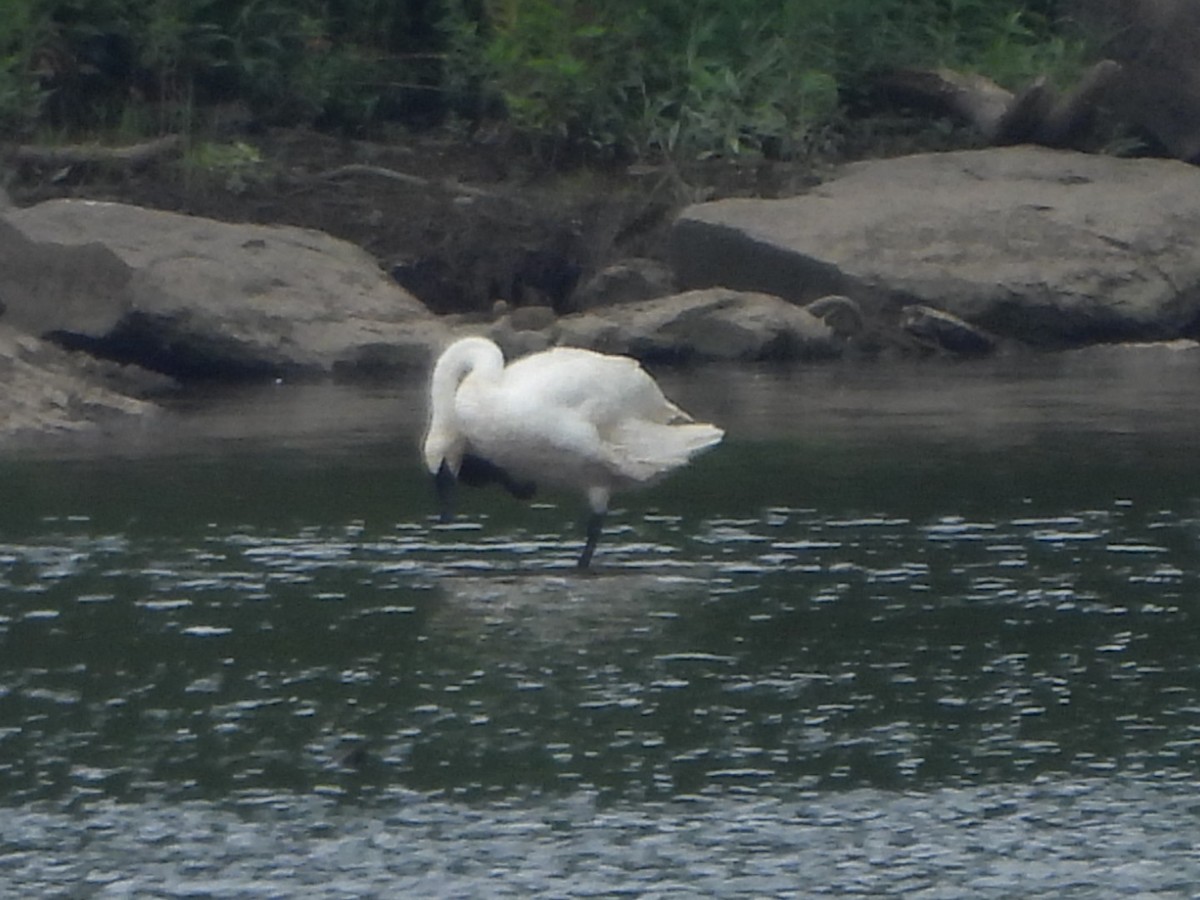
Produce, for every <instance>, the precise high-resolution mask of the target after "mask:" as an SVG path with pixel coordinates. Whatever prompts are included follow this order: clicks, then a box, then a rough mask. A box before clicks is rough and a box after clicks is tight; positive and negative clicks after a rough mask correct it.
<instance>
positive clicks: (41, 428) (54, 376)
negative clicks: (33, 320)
mask: <svg viewBox="0 0 1200 900" xmlns="http://www.w3.org/2000/svg"><path fill="white" fill-rule="evenodd" d="M0 383H2V384H3V385H4V390H3V391H0V441H3V440H6V439H11V438H13V437H16V436H28V435H32V434H36V433H46V432H72V431H82V430H88V429H91V428H94V427H96V426H98V425H100V424H102V423H104V422H106V421H109V420H111V419H114V418H121V417H125V416H139V415H147V414H150V413H153V412H155V411H156V410H157V409H158V407H157V405H156V404H154V403H153V402H150V401H149V400H146V399H141V398H140V397H139V396H138V395H140V396H141V397H144V396H147V395H151V394H153V393H155V392H158V391H161V390H163V389H165V388H168V387H169V386H170V383H169V382H164V381H163V380H160V379H159V378H157V377H155V376H154V375H152V374H150V373H145V372H138V371H136V370H133V369H131V368H130V367H125V366H117V365H115V364H111V363H102V362H99V361H96V360H92V359H89V358H88V357H86V356H83V355H81V354H73V353H68V352H66V351H64V350H61V349H60V348H58V347H55V346H54V345H53V344H49V343H47V342H45V341H42V340H39V339H38V338H35V337H33V336H32V335H28V334H24V333H23V332H21V331H18V330H17V329H15V328H11V327H9V326H6V325H2V324H0Z"/></svg>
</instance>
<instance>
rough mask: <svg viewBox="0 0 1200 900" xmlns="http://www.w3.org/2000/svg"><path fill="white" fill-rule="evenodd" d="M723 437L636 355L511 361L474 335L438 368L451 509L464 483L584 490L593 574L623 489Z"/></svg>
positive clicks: (575, 353) (440, 434)
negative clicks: (669, 394) (611, 507)
mask: <svg viewBox="0 0 1200 900" xmlns="http://www.w3.org/2000/svg"><path fill="white" fill-rule="evenodd" d="M722 434H723V432H722V431H721V429H720V428H717V427H716V426H715V425H709V424H706V423H700V422H693V421H692V419H691V417H690V416H689V415H688V414H687V413H685V412H684V411H683V410H681V409H680V408H679V407H677V406H676V405H675V404H674V403H672V402H671V401H669V400H668V399H667V398H666V397H665V396H663V393H662V391H661V390H660V389H659V387H658V385H657V384H655V382H654V379H652V378H651V377H650V376H649V375H647V374H646V372H645V370H643V369H642V367H641V366H640V365H638V363H637V362H636V361H635V360H633V359H630V358H628V357H625V356H609V355H607V354H603V353H594V352H592V351H590V350H581V349H577V348H573V347H557V348H555V349H553V350H546V351H543V352H541V353H534V354H531V355H530V356H526V357H523V358H521V359H518V360H516V361H515V362H513V363H512V364H511V365H508V366H505V364H504V355H503V354H502V353H501V351H500V348H499V347H497V346H496V345H495V344H494V343H493V342H492V341H490V340H488V339H486V338H482V337H468V338H462V339H461V340H458V341H456V342H455V343H453V344H451V345H450V347H449V348H447V349H446V351H445V352H444V353H442V355H441V356H440V357H439V358H438V361H437V364H436V365H435V366H434V368H433V377H432V379H431V381H430V390H429V430H428V431H427V432H426V435H425V442H424V448H423V450H424V457H425V465H426V467H427V468H428V469H429V471H430V472H431V473H432V474H433V475H434V477H435V480H436V481H437V484H438V488H439V492H440V494H441V495H442V498H443V501H444V502H447V503H448V500H449V493H450V489H451V488H452V486H453V484H454V482H455V481H457V480H461V481H463V482H465V483H467V484H486V483H489V482H498V483H500V484H501V485H503V486H504V487H505V488H507V489H508V490H509V491H510V492H511V493H513V494H514V495H516V496H519V497H529V496H532V494H533V491H534V488H535V486H536V485H538V484H548V485H552V486H555V487H562V488H570V489H575V490H581V491H583V492H584V493H585V495H586V496H587V499H588V504H589V507H590V509H591V515H590V516H589V519H588V534H587V543H586V545H585V546H584V550H583V553H582V555H581V556H580V558H579V566H580V568H586V567H587V566H588V564H589V563H590V562H591V558H592V553H593V552H594V550H595V548H596V542H597V540H598V539H599V536H600V527H601V524H602V521H603V517H604V514H605V512H607V510H608V502H609V498H610V497H611V495H612V493H613V491H617V490H622V489H625V488H630V487H636V486H639V485H645V484H648V483H650V482H652V481H653V480H655V479H656V478H657V477H659V476H661V475H665V474H666V473H667V472H669V471H671V470H672V469H675V468H678V467H679V466H682V465H684V464H685V463H686V462H687V461H688V460H689V459H690V458H691V457H692V456H693V455H694V454H696V453H698V452H699V451H701V450H704V449H705V448H708V447H712V446H713V445H715V444H717V443H718V442H719V441H720V440H721V436H722ZM443 517H444V518H445V517H448V509H444V510H443Z"/></svg>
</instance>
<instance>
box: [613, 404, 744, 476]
mask: <svg viewBox="0 0 1200 900" xmlns="http://www.w3.org/2000/svg"><path fill="white" fill-rule="evenodd" d="M724 434H725V432H723V431H722V430H721V429H720V428H717V427H716V426H715V425H709V424H707V423H705V422H696V423H691V424H684V425H663V424H660V423H658V422H646V421H641V420H637V419H630V420H627V421H624V422H621V423H620V424H619V425H617V426H616V427H615V428H613V429H612V431H611V432H610V433H609V434H608V435H607V436H606V443H607V444H608V447H609V451H608V452H609V454H610V455H611V458H612V459H613V460H614V461H615V464H616V466H617V469H618V471H619V474H620V475H621V476H623V477H625V478H629V479H632V480H633V481H638V482H644V481H649V480H651V479H653V478H655V477H657V476H659V475H665V474H666V473H667V472H670V471H671V470H672V469H677V468H679V467H680V466H683V465H686V464H687V462H688V460H690V459H691V458H692V457H693V456H695V455H696V454H697V453H700V452H701V451H702V450H707V449H708V448H710V447H714V446H716V445H717V444H719V443H720V442H721V438H722V437H723V436H724Z"/></svg>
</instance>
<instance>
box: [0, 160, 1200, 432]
mask: <svg viewBox="0 0 1200 900" xmlns="http://www.w3.org/2000/svg"><path fill="white" fill-rule="evenodd" d="M459 200H460V201H461V202H460V203H459V205H460V206H461V205H469V204H470V202H471V200H470V198H467V199H465V200H463V199H462V198H459ZM1198 231H1200V168H1197V167H1195V166H1191V165H1188V164H1185V163H1182V162H1174V161H1167V160H1157V159H1139V160H1129V159H1117V158H1111V157H1105V156H1098V155H1088V154H1083V153H1076V152H1070V151H1056V150H1049V149H1045V148H1035V147H1009V148H997V149H987V150H973V151H957V152H949V153H930V154H922V155H915V156H908V157H901V158H897V159H890V160H877V161H871V162H865V163H858V164H854V165H851V166H848V167H846V168H845V169H844V170H842V171H841V172H839V173H837V174H836V175H835V177H833V178H831V179H829V180H827V181H825V182H824V183H823V184H821V185H819V186H817V187H816V188H814V189H812V190H809V191H807V192H803V193H799V194H796V195H795V196H789V197H783V198H780V199H754V198H740V199H726V200H718V201H714V202H705V203H699V204H693V205H691V206H687V207H686V208H683V209H682V210H681V211H679V212H678V214H677V215H676V216H675V217H674V218H673V220H672V222H671V224H670V227H669V242H668V247H669V252H667V253H665V254H663V255H662V258H657V259H655V258H651V259H647V258H643V257H633V258H628V259H619V260H615V261H607V262H606V263H605V264H604V265H598V266H596V267H595V269H594V270H593V271H584V272H581V273H579V277H578V279H577V280H574V281H573V282H572V283H571V284H570V285H569V286H568V288H567V290H565V291H560V292H559V293H558V295H557V296H554V297H548V296H545V295H539V294H538V293H537V292H525V293H524V294H523V295H522V296H521V297H519V298H517V297H509V298H506V299H500V300H497V301H496V302H495V303H494V305H493V306H492V308H491V309H490V310H489V311H487V312H476V313H459V314H449V315H446V314H443V315H439V314H436V313H435V312H434V311H433V309H435V308H437V303H436V302H434V299H433V298H431V297H427V296H421V295H420V291H421V286H420V282H419V280H416V281H414V280H413V279H411V278H404V277H399V278H398V277H394V276H397V275H402V274H403V273H393V272H388V271H385V270H384V268H383V267H382V266H381V264H380V262H379V261H377V260H376V259H375V258H373V257H372V256H371V255H370V254H368V253H367V252H366V251H365V250H363V249H361V248H360V247H358V246H356V245H354V244H352V243H350V242H348V241H346V240H341V239H338V238H335V237H332V236H330V235H329V234H325V233H322V232H321V231H317V230H313V229H307V228H299V227H295V226H288V225H256V224H246V223H237V222H234V223H231V222H223V221H217V220H215V219H209V218H204V217H200V216H194V215H183V214H180V213H176V212H167V211H163V210H158V209H149V208H144V207H139V206H134V205H130V204H126V203H118V202H97V201H93V200H83V199H54V200H48V201H44V202H40V203H35V204H32V205H28V206H24V207H21V208H18V207H17V206H14V205H12V204H11V203H10V202H7V201H0V372H4V373H5V378H4V382H5V386H4V391H3V392H2V393H0V438H3V437H5V436H10V435H14V434H18V433H26V434H28V433H31V432H39V431H54V430H64V429H69V430H75V429H79V428H86V427H89V426H90V425H94V424H96V423H97V422H102V421H104V420H105V419H107V418H109V417H111V416H127V415H144V414H146V413H148V412H152V411H153V410H154V409H155V408H156V404H155V403H154V401H153V397H154V395H155V394H156V392H158V391H161V390H162V389H163V387H164V385H166V384H170V383H179V382H187V381H190V380H195V379H214V378H218V379H227V380H228V379H242V380H244V379H255V378H282V379H321V378H330V377H357V376H365V375H371V376H380V375H384V376H392V375H394V376H395V377H403V378H419V377H423V372H424V370H425V368H426V367H427V365H428V363H429V360H430V358H431V356H432V355H433V354H435V353H436V352H437V350H438V348H440V347H441V346H443V345H444V344H445V343H446V342H447V341H448V340H449V339H450V338H452V337H453V336H456V335H458V334H461V333H467V332H477V333H486V334H489V335H490V336H492V337H493V338H495V339H496V340H497V341H498V342H499V343H500V344H501V345H502V346H503V347H504V349H505V351H506V352H507V353H508V354H510V355H517V354H521V353H525V352H530V351H533V350H538V349H543V348H545V347H548V346H552V345H555V344H569V345H574V346H584V347H591V348H594V349H598V350H603V351H607V352H614V353H625V354H630V355H633V356H636V357H638V358H640V359H643V360H646V361H648V362H653V363H662V364H669V363H680V362H703V361H706V360H724V361H747V362H750V361H763V360H770V361H812V360H826V359H836V358H839V357H856V356H867V357H877V356H881V355H882V356H889V355H900V356H912V355H942V356H981V355H990V354H994V353H1006V352H1007V353H1019V352H1045V351H1054V350H1062V349H1073V348H1081V347H1088V346H1093V345H1096V344H1106V345H1112V344H1121V343H1124V342H1136V343H1141V344H1144V343H1145V342H1160V341H1161V342H1169V341H1176V342H1178V341H1180V340H1187V339H1191V338H1195V337H1196V336H1197V335H1198V334H1200V248H1198V247H1197V244H1196V242H1195V237H1194V236H1195V234H1196V233H1198ZM400 281H405V282H406V283H408V284H409V285H410V288H412V289H411V290H410V289H406V288H405V287H402V286H401V284H400V283H399V282H400ZM1172 346H1174V347H1179V346H1181V345H1180V344H1179V343H1175V344H1173V345H1172ZM1185 346H1186V345H1185Z"/></svg>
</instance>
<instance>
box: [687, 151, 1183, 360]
mask: <svg viewBox="0 0 1200 900" xmlns="http://www.w3.org/2000/svg"><path fill="white" fill-rule="evenodd" d="M1198 230H1200V169H1197V168H1195V167H1192V166H1187V165H1184V164H1183V163H1180V162H1174V161H1168V160H1151V159H1139V160H1125V159H1115V158H1109V157H1101V156H1089V155H1085V154H1080V153H1071V152H1064V151H1055V150H1047V149H1044V148H1035V147H1009V148H999V149H991V150H978V151H962V152H956V153H943V154H923V155H917V156H909V157H904V158H900V159H891V160H877V161H871V162H864V163H858V164H855V165H852V166H849V167H847V168H846V170H845V173H844V174H843V176H842V177H841V178H839V179H837V180H835V181H832V182H830V183H828V184H825V185H823V186H822V187H820V188H817V189H816V190H814V191H813V192H812V193H810V194H807V195H804V196H799V197H793V198H789V199H784V200H748V199H732V200H721V201H717V202H713V203H704V204H699V205H696V206H692V207H689V208H688V209H686V210H685V211H684V212H683V213H682V214H681V216H680V217H679V219H678V221H677V222H676V224H675V227H674V230H673V232H672V256H673V260H674V264H675V268H676V272H677V274H678V276H679V279H680V283H681V284H682V285H684V286H685V287H704V286H712V285H724V286H728V287H734V288H739V289H743V290H758V291H766V292H770V293H774V294H777V295H778V296H781V297H784V298H786V299H788V300H791V301H793V302H797V303H806V302H809V301H811V300H814V299H816V298H818V297H821V296H823V295H826V294H844V295H846V296H848V297H852V298H853V299H854V300H855V301H857V302H858V303H859V304H860V305H861V306H862V308H863V312H864V314H865V315H867V316H868V317H872V318H878V319H881V320H883V321H885V322H890V323H896V322H897V321H898V319H899V315H900V310H901V309H902V308H904V307H906V306H911V305H914V304H920V305H924V306H928V307H933V308H936V309H939V310H942V311H944V312H946V313H948V314H950V315H953V316H957V317H958V318H959V319H961V320H963V321H964V322H966V323H968V324H970V325H971V326H974V327H976V328H981V329H984V330H986V331H988V332H991V333H993V334H996V335H998V336H1000V337H1004V338H1012V339H1016V340H1018V341H1022V342H1026V343H1029V344H1032V345H1036V346H1042V347H1071V346H1080V345H1084V344H1088V343H1093V342H1096V341H1119V340H1163V339H1170V338H1175V337H1180V336H1189V334H1190V333H1191V332H1193V331H1194V330H1195V329H1196V323H1197V321H1198V320H1200V255H1197V252H1196V249H1195V239H1194V235H1195V234H1196V232H1197V231H1198Z"/></svg>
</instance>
